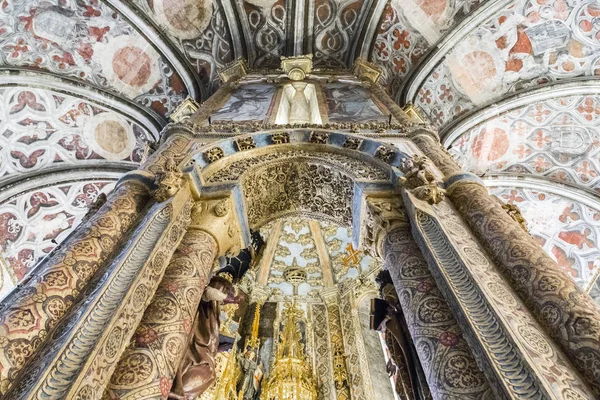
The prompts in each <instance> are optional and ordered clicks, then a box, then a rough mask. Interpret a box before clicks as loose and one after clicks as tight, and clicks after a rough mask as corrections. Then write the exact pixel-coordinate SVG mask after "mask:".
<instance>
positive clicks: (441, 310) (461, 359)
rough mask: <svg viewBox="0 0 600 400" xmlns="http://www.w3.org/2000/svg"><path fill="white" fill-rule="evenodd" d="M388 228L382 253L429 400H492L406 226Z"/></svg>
mask: <svg viewBox="0 0 600 400" xmlns="http://www.w3.org/2000/svg"><path fill="white" fill-rule="evenodd" d="M380 207H381V205H380ZM391 211H392V208H390V209H389V213H390V214H391ZM389 228H390V230H389V231H387V232H386V236H385V240H384V243H383V249H382V250H383V256H384V268H385V269H387V270H388V271H389V272H390V275H391V277H392V280H393V282H394V286H395V287H396V291H397V292H398V297H399V300H400V304H401V306H402V310H403V312H404V316H405V318H406V324H407V326H408V330H409V332H410V335H411V337H412V340H413V342H414V345H415V348H416V350H417V354H418V356H419V359H420V361H421V364H422V366H423V370H424V373H425V376H426V379H427V383H428V385H429V389H430V390H431V395H432V396H433V398H434V399H457V400H458V399H478V400H481V399H494V398H495V396H494V394H493V392H492V390H491V388H490V386H489V385H488V383H487V380H486V378H485V376H484V375H483V373H482V372H481V371H480V370H479V367H478V366H477V363H476V361H475V358H474V357H473V354H472V353H471V349H470V348H469V345H468V344H467V343H466V341H465V340H464V338H463V336H462V331H461V329H460V326H459V325H458V322H457V321H456V319H455V318H454V316H453V314H452V311H451V310H450V308H449V306H448V304H447V303H446V300H445V299H444V297H443V296H442V294H441V293H440V291H439V290H438V289H437V287H436V285H435V281H434V279H433V277H432V275H431V272H429V268H428V265H427V262H426V261H425V259H424V258H423V256H422V254H421V252H420V251H419V248H418V246H417V244H416V243H415V241H414V239H413V238H412V235H411V233H410V229H409V227H408V224H406V223H402V222H400V219H398V220H397V222H396V223H394V224H393V225H392V226H389ZM382 234H383V232H381V234H380V235H379V236H380V237H381V236H382Z"/></svg>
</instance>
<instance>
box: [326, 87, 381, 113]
mask: <svg viewBox="0 0 600 400" xmlns="http://www.w3.org/2000/svg"><path fill="white" fill-rule="evenodd" d="M323 92H324V93H325V101H326V102H327V110H328V117H329V121H330V122H386V121H388V116H387V115H385V114H384V113H383V112H382V111H381V109H380V108H379V107H378V106H377V104H375V102H374V101H373V99H372V98H371V92H370V91H369V90H367V89H365V88H363V87H361V86H357V85H350V84H347V83H331V84H326V85H323Z"/></svg>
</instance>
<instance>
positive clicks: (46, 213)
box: [0, 0, 600, 295]
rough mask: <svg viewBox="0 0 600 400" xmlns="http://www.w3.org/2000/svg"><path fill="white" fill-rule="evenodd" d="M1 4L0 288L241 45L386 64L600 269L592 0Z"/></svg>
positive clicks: (579, 260)
mask: <svg viewBox="0 0 600 400" xmlns="http://www.w3.org/2000/svg"><path fill="white" fill-rule="evenodd" d="M0 5H1V6H0V49H1V50H2V51H1V52H0V230H1V235H0V237H2V240H1V241H0V247H1V248H2V254H3V258H2V260H1V261H2V265H1V266H0V267H1V268H2V275H1V276H0V295H1V293H2V292H3V291H4V292H5V291H7V290H9V289H10V287H12V286H14V284H16V282H18V280H19V279H20V278H21V277H22V276H23V275H24V274H25V273H26V272H27V271H28V270H29V268H30V267H31V265H33V264H34V263H35V261H36V260H37V259H39V258H40V257H42V256H43V255H44V254H46V253H47V252H49V251H50V250H51V249H52V248H53V247H54V246H55V244H56V243H58V242H60V240H61V239H62V238H63V237H64V236H66V235H67V234H68V233H69V232H70V230H71V229H72V227H73V226H75V225H76V224H77V223H78V221H79V220H80V218H81V217H82V216H83V215H84V214H85V210H86V208H87V206H88V205H89V204H90V203H91V202H92V201H93V200H94V199H95V198H96V197H97V196H98V194H99V193H100V192H102V191H108V190H110V188H111V187H112V185H113V184H114V182H115V181H116V180H117V179H118V178H119V177H120V176H121V175H122V174H123V173H125V172H127V171H129V170H131V169H133V168H135V167H136V165H137V164H138V163H139V162H140V160H141V159H142V158H143V157H144V154H145V152H146V151H147V148H148V144H147V143H148V142H151V141H154V140H156V139H158V138H159V132H160V131H161V129H162V127H163V126H164V125H165V124H166V123H167V122H168V117H169V115H170V113H171V112H172V111H173V110H174V109H175V107H176V106H177V105H178V104H179V103H180V102H181V101H182V100H183V99H184V98H186V97H187V96H191V97H192V98H195V99H198V100H200V101H202V100H205V99H207V98H208V97H209V96H210V95H211V94H212V93H214V91H215V90H217V89H218V87H219V85H220V84H221V81H220V78H219V70H220V69H221V68H223V67H224V66H226V65H228V64H229V63H231V62H233V61H235V60H237V59H240V58H243V59H245V60H246V61H247V63H248V66H249V68H250V69H252V70H256V71H267V70H273V69H276V68H278V67H279V64H280V57H281V56H293V55H302V54H308V53H312V54H313V55H314V64H315V68H316V69H317V70H319V69H320V70H331V69H346V70H347V69H349V68H350V67H351V66H352V65H353V63H354V62H355V60H356V59H357V58H359V57H360V58H363V59H366V60H367V61H370V62H372V63H373V64H375V65H377V66H378V67H379V68H380V69H381V71H382V78H381V83H382V84H383V86H384V87H385V88H386V90H387V91H388V92H389V93H390V95H391V96H392V97H393V98H394V99H395V100H396V102H397V103H398V104H400V105H401V106H404V105H406V104H408V103H412V104H414V106H415V108H416V109H417V111H418V112H419V113H420V114H421V116H422V117H423V118H424V119H425V120H426V121H427V122H429V123H431V124H433V125H434V126H436V127H437V128H439V130H440V134H441V136H442V140H443V142H444V144H445V146H447V147H448V148H449V149H450V151H451V152H452V153H453V154H454V155H455V156H456V157H457V159H458V160H459V161H460V163H461V164H462V165H463V166H465V167H466V168H467V169H470V170H472V171H473V172H475V173H477V174H479V175H480V176H482V177H483V178H484V181H485V182H486V184H487V185H489V186H490V188H491V190H492V192H493V193H495V194H497V195H498V196H499V198H500V199H502V200H503V201H510V202H513V203H515V204H518V205H519V206H520V207H521V209H523V210H524V211H523V212H524V214H525V217H526V219H528V221H529V224H530V231H531V233H532V235H534V236H535V237H536V238H537V239H538V240H539V241H540V244H542V245H543V246H544V248H545V249H546V250H547V251H548V252H549V253H550V254H551V255H552V256H553V257H554V258H555V259H557V261H558V262H559V263H560V264H561V265H562V266H563V267H564V268H565V269H566V270H568V271H569V273H570V274H571V275H572V276H573V277H574V278H575V279H576V280H577V281H578V282H579V283H580V284H581V285H582V286H583V287H586V288H588V287H591V285H592V283H593V282H592V281H593V280H594V277H595V276H597V273H598V272H599V271H600V261H598V257H597V254H596V251H597V248H598V243H599V241H600V238H599V237H598V235H600V231H599V230H598V224H599V223H600V204H599V199H598V196H599V194H600V159H599V157H600V133H599V131H598V129H599V124H600V122H599V121H600V97H599V94H600V81H599V80H597V79H596V77H597V76H598V75H599V74H600V28H599V25H598V17H600V5H599V4H598V2H597V1H593V0H512V1H511V0H494V1H492V0H487V1H486V0H389V1H386V0H316V1H313V0H294V1H292V0H131V1H125V0H43V1H39V0H0ZM538 209H543V210H546V211H547V212H545V213H543V215H540V214H539V213H538V214H536V212H535V210H538ZM39 221H42V222H39ZM38 223H41V224H42V225H41V226H43V227H44V228H43V229H41V230H32V229H31V228H30V224H38ZM309 225H310V227H311V230H310V232H311V235H313V236H314V230H315V229H316V225H315V226H313V225H314V224H312V225H311V224H309ZM313 228H314V229H313ZM286 229H287V230H286ZM289 229H292V228H291V227H290V228H289ZM289 229H288V228H285V229H284V231H285V232H287V235H292V233H291V232H289ZM303 229H304V228H303ZM319 229H320V230H321V232H326V231H327V232H328V229H329V228H327V227H324V226H320V227H319ZM294 232H295V231H294ZM303 234H304V233H302V234H300V233H299V234H298V235H300V236H301V235H303ZM316 237H319V236H318V235H317V236H316ZM290 238H291V236H290ZM306 240H308V239H306ZM325 242H327V241H326V240H325ZM315 243H316V242H315ZM342 250H344V249H343V246H342ZM280 251H283V250H280ZM307 252H308V253H310V251H308V250H307ZM308 253H307V254H308ZM333 257H334V258H335V257H336V256H333ZM295 260H296V263H298V265H305V264H310V263H313V262H316V261H314V260H315V259H314V258H312V259H303V258H302V257H301V256H300V255H298V256H297V257H296V258H295ZM280 261H281V260H280ZM292 261H293V259H291V260H290V259H289V257H288V258H286V262H292ZM281 262H283V261H281ZM334 264H335V263H334ZM275 270H276V268H275V269H274V271H275ZM350 270H351V269H350ZM336 273H337V272H335V271H334V272H332V274H333V275H332V277H333V279H334V280H335V279H337V278H335V277H334V276H335V274H336ZM324 278H325V277H323V279H324ZM277 279H279V278H277V277H276V276H275V277H273V282H275V281H277ZM318 279H320V278H318V277H317V276H316V275H315V276H314V279H313V280H312V281H311V282H317V281H318ZM273 284H274V283H273ZM279 284H281V283H279ZM284 286H285V285H284ZM281 290H283V289H281ZM311 290H312V289H311ZM598 292H600V291H598ZM307 293H308V292H307Z"/></svg>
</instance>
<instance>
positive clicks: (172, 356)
mask: <svg viewBox="0 0 600 400" xmlns="http://www.w3.org/2000/svg"><path fill="white" fill-rule="evenodd" d="M191 218H192V221H191V223H190V226H189V228H188V230H187V233H186V234H185V236H184V237H183V240H182V242H181V244H180V245H179V248H178V249H177V251H176V252H175V254H174V255H173V258H172V259H171V261H170V263H169V265H168V267H167V269H166V271H165V275H164V277H163V280H162V281H161V283H160V285H159V287H158V290H157V291H156V293H155V295H154V298H153V299H152V302H151V303H150V305H149V306H148V308H147V309H146V311H145V312H144V316H143V317H142V321H141V323H140V325H139V326H138V328H137V329H136V331H135V334H134V336H133V338H132V340H131V343H130V345H129V347H128V348H127V349H126V350H125V352H124V353H123V354H122V355H121V357H120V360H119V363H118V365H117V367H116V369H115V372H114V374H113V375H112V377H111V378H110V383H109V385H108V388H107V390H106V391H105V393H104V398H106V399H112V398H119V399H137V398H166V397H167V396H168V394H169V391H170V389H171V386H172V382H173V379H174V377H175V374H176V373H177V369H178V367H179V364H180V362H181V359H182V357H183V355H184V353H185V351H186V349H187V343H188V337H189V335H190V332H191V327H192V324H193V323H198V322H199V321H194V316H195V314H196V310H197V309H198V305H199V304H200V299H201V297H202V293H203V292H204V288H205V287H206V284H207V283H208V277H209V274H210V272H211V269H212V267H213V265H214V261H215V259H216V257H217V256H218V255H224V254H225V253H229V252H233V253H237V249H239V247H240V244H239V230H238V227H237V221H236V219H235V214H234V212H233V204H232V202H231V200H230V199H229V198H225V199H219V200H210V201H204V202H198V203H197V204H196V206H195V207H194V209H193V212H192V217H191ZM231 228H234V230H231ZM233 232H238V234H237V235H236V234H233ZM230 234H232V235H231V236H230ZM219 250H220V252H219Z"/></svg>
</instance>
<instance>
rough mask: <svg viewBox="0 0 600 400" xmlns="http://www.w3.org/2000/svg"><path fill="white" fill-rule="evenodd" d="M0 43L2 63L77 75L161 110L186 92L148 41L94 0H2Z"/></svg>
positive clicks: (166, 110)
mask: <svg viewBox="0 0 600 400" xmlns="http://www.w3.org/2000/svg"><path fill="white" fill-rule="evenodd" d="M0 48H1V50H2V53H1V54H2V62H1V63H2V64H3V65H5V66H14V67H29V68H34V69H41V70H45V71H49V72H52V73H56V74H59V75H63V76H68V77H72V78H76V79H81V80H83V81H85V82H88V83H91V84H94V85H96V86H98V87H101V88H104V89H107V90H109V91H111V92H114V93H118V94H121V95H122V96H124V97H126V98H128V99H132V100H135V101H136V102H137V103H139V104H141V105H142V106H144V107H149V108H152V109H153V110H154V111H156V112H157V113H159V114H160V115H167V114H169V113H170V112H171V111H172V110H173V109H174V107H175V106H176V105H177V104H178V103H179V102H180V101H181V100H183V98H185V95H186V91H185V88H184V87H183V83H182V81H181V78H180V77H179V76H178V75H177V74H176V73H175V72H174V71H173V69H172V68H171V66H170V65H169V64H168V63H166V62H165V60H164V59H163V58H162V57H161V56H160V55H159V54H158V53H157V52H156V50H154V48H153V46H152V44H151V43H149V42H148V41H147V40H145V39H144V38H143V37H142V36H141V35H140V34H139V33H138V32H137V31H136V30H135V29H134V28H133V27H132V26H130V25H129V24H128V23H127V22H126V21H124V20H123V19H122V18H121V17H120V16H119V15H118V14H117V13H116V12H114V11H113V10H112V9H110V8H109V7H108V6H107V5H105V4H104V3H102V2H100V1H98V0H52V1H44V2H39V1H36V0H21V1H4V2H3V3H2V7H1V8H0Z"/></svg>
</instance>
